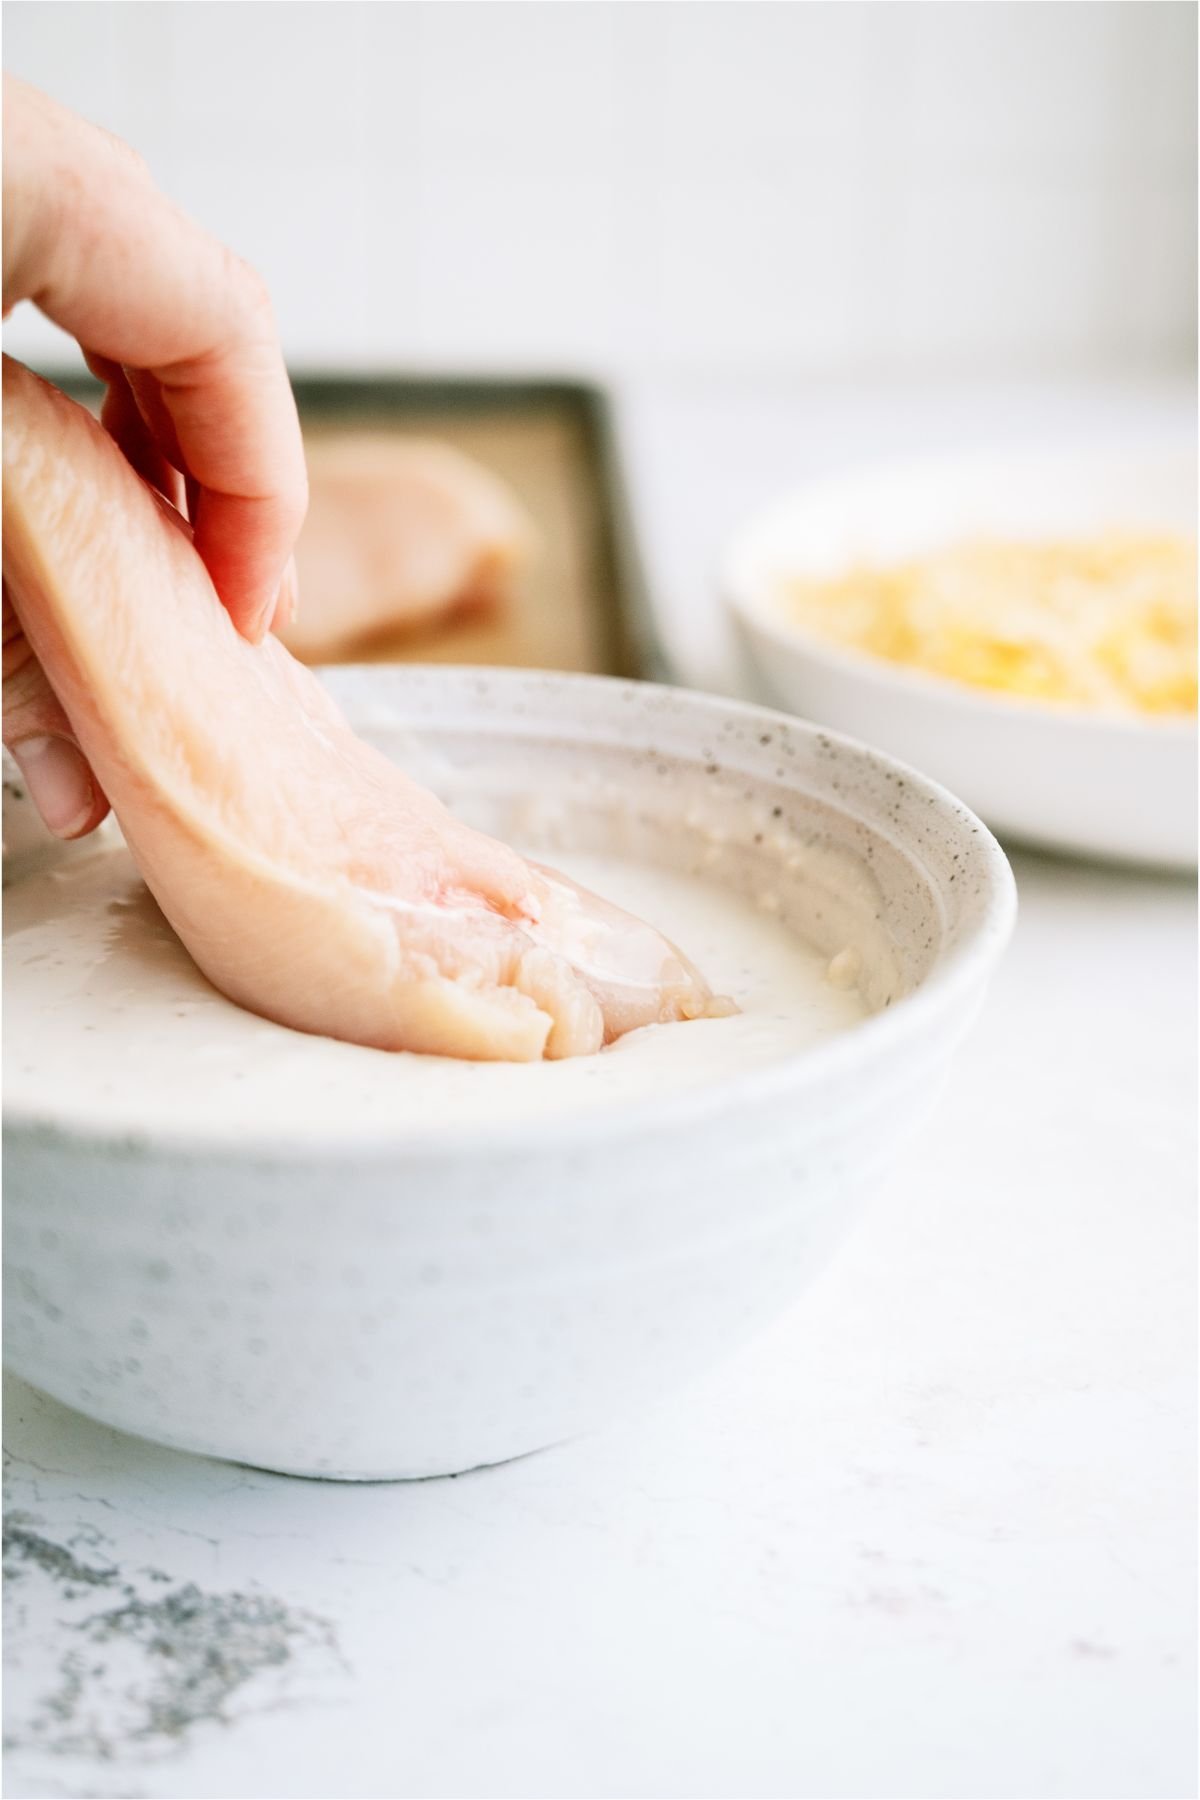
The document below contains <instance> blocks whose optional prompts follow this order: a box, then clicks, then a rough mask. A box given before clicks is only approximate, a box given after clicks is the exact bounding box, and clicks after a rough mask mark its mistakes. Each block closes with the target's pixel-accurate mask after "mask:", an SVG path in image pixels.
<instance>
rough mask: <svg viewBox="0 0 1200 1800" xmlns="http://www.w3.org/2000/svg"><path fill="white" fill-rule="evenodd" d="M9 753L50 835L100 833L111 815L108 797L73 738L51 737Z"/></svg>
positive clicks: (16, 746)
mask: <svg viewBox="0 0 1200 1800" xmlns="http://www.w3.org/2000/svg"><path fill="white" fill-rule="evenodd" d="M8 749H9V754H10V755H11V756H12V759H13V761H14V762H15V763H16V765H17V767H18V769H20V771H21V774H22V775H23V776H24V778H25V785H26V787H27V788H28V789H29V798H30V799H31V800H32V801H33V804H34V806H35V807H36V808H37V810H38V813H39V814H40V815H41V819H42V823H43V824H44V825H45V827H46V829H47V830H48V831H52V832H53V833H54V835H55V837H58V838H63V839H66V840H70V839H72V838H81V837H86V836H87V834H88V833H89V832H90V831H94V830H95V829H96V827H97V825H99V823H100V821H101V820H102V819H103V818H104V817H105V816H106V814H107V813H108V811H109V805H108V797H107V795H106V794H105V793H104V791H103V790H102V788H101V787H100V784H99V782H98V781H97V780H96V777H95V775H94V774H93V773H92V770H91V767H90V765H89V763H88V761H87V758H86V757H85V756H84V754H83V752H82V750H81V749H80V748H79V746H78V744H76V743H75V742H74V740H73V739H72V738H67V737H58V736H54V735H51V734H49V733H47V734H45V735H42V736H36V737H28V738H24V739H22V740H21V742H19V743H15V744H10V745H9V746H8Z"/></svg>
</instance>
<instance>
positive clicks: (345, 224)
mask: <svg viewBox="0 0 1200 1800" xmlns="http://www.w3.org/2000/svg"><path fill="white" fill-rule="evenodd" d="M5 35H6V43H5V62H6V65H7V66H8V67H9V68H10V69H11V70H13V71H14V72H15V73H18V74H21V75H24V76H25V77H26V78H27V79H29V80H31V81H33V82H34V83H36V84H38V85H40V86H43V87H45V88H46V89H47V90H49V91H50V92H52V93H53V94H55V95H56V96H57V97H58V98H59V99H61V100H62V101H64V102H65V103H66V104H68V105H70V106H72V107H74V108H75V109H77V110H78V111H80V112H82V113H84V114H86V115H87V116H89V117H91V118H93V119H96V120H97V121H98V122H100V123H101V124H104V125H106V126H108V127H109V128H110V129H112V130H114V131H116V132H118V133H120V134H121V135H122V136H124V137H127V138H128V139H129V140H130V141H131V142H132V143H133V144H135V145H136V146H137V147H138V149H140V150H141V151H142V153H143V154H144V155H145V156H146V157H147V158H148V160H149V162H150V164H151V166H152V168H153V169H154V171H155V173H156V175H157V176H158V178H159V180H160V181H161V183H162V185H163V186H165V187H166V188H167V189H169V191H170V192H171V193H172V194H173V195H174V196H175V197H176V198H177V199H178V200H179V201H180V203H181V204H183V205H184V206H185V207H186V208H188V209H189V210H191V211H192V212H193V213H194V214H195V215H196V216H197V217H198V218H200V219H201V220H203V221H204V223H205V224H207V225H208V226H209V227H210V228H211V229H212V230H214V231H215V232H217V233H218V234H219V235H220V236H221V237H223V238H225V239H226V240H227V241H228V242H230V243H232V244H233V245H234V246H235V248H236V249H238V250H239V251H240V252H241V253H242V254H243V255H244V256H246V257H247V258H248V259H249V260H250V261H252V262H254V263H255V264H257V265H258V266H259V267H260V268H261V270H262V271H263V273H264V274H265V275H266V277H267V278H268V280H269V282H270V284H271V286H272V289H273V291H274V294H275V299H276V305H277V308H278V312H279V315H280V320H281V325H282V329H283V333H284V339H285V344H286V347H287V350H288V353H289V355H290V357H291V358H292V360H293V362H294V363H296V364H298V365H309V366H312V365H315V364H360V365H368V366H378V365H380V364H390V363H399V364H405V363H407V364H411V363H415V362H426V363H441V364H444V365H456V364H463V363H467V364H474V365H476V366H478V365H481V364H489V363H490V364H514V363H515V364H526V365H529V364H538V365H559V366H563V367H576V368H581V369H588V370H593V371H598V372H601V373H604V372H613V373H616V374H633V375H637V374H640V373H643V372H648V371H650V370H663V369H666V370H670V371H679V370H687V369H692V368H700V369H702V370H704V371H705V372H706V373H712V372H720V371H725V370H728V371H743V372H750V373H753V372H755V371H756V370H757V371H769V372H772V373H776V372H789V373H794V374H803V375H808V374H812V373H816V372H829V373H833V374H836V375H844V374H855V375H860V374H868V375H870V374H875V373H881V372H892V373H897V372H898V373H902V374H910V375H911V374H924V373H927V372H930V371H936V372H960V371H970V372H976V373H979V372H987V373H991V372H1004V373H1008V372H1013V371H1024V372H1036V371H1041V370H1044V369H1048V368H1054V369H1057V370H1059V371H1064V370H1070V371H1073V372H1083V371H1090V370H1093V369H1097V368H1105V369H1122V370H1141V371H1144V370H1147V369H1155V370H1161V369H1162V368H1164V367H1171V366H1179V365H1181V364H1183V365H1186V364H1187V362H1188V361H1189V359H1190V358H1192V357H1193V356H1194V347H1195V321H1194V313H1195V282H1196V187H1195V177H1196V165H1195V153H1196V140H1195V88H1196V12H1195V8H1194V7H1193V6H1191V5H1185V4H1170V3H1160V4H1138V3H1135V4H1111V5H1109V4H1091V3H1083V4H1065V5H1064V4H1044V3H1041V4H1015V5H1011V4H999V5H993V4H958V5H933V4H929V5H906V4H897V5H855V4H844V5H822V4H812V5H803V4H783V5H759V4H752V3H750V0H718V3H715V4H659V3H657V0H643V3H641V4H624V5H617V4H603V3H600V4H595V3H592V4H586V3H585V4H512V3H510V0H498V3H493V4H386V3H384V4H366V5H363V4H357V3H349V0H347V3H345V4H328V3H326V4H300V5H297V4H288V3H280V4H257V3H255V4H248V3H244V4H232V5H230V4H225V5H222V4H173V5H141V4H135V5H124V4H118V5H112V4H84V5H75V4H63V5H54V4H40V3H35V0H22V3H18V4H10V5H8V6H6V8H5ZM51 346H52V339H51V337H50V334H49V332H48V330H47V329H46V328H44V327H42V326H41V325H40V324H39V323H38V322H36V321H32V320H30V321H27V320H26V319H25V318H18V319H17V320H16V321H14V323H13V326H12V328H11V330H10V337H9V348H10V349H11V350H12V351H13V352H14V353H15V354H17V355H26V356H30V357H37V356H39V355H40V356H42V357H43V358H44V357H45V355H46V353H47V350H48V349H49V348H50V347H51Z"/></svg>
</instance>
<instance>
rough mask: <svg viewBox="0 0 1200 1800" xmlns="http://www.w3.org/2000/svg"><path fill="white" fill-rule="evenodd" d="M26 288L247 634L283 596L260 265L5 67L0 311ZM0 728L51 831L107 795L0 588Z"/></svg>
mask: <svg viewBox="0 0 1200 1800" xmlns="http://www.w3.org/2000/svg"><path fill="white" fill-rule="evenodd" d="M21 300H30V301H32V302H33V304H34V305H35V306H37V307H38V308H39V309H40V311H42V312H43V313H45V314H46V316H47V318H49V319H52V320H53V321H54V323H55V324H56V325H59V326H61V327H62V328H63V330H65V331H68V332H70V334H71V335H72V336H73V337H74V338H75V339H76V340H77V341H78V343H79V346H80V348H81V350H82V351H83V354H84V356H85V358H86V359H87V363H88V366H89V367H90V368H91V370H92V372H93V373H94V374H95V375H97V376H98V377H99V379H100V380H102V381H103V382H104V383H105V386H106V388H107V393H106V396H105V400H104V405H103V409H102V412H101V419H102V422H103V423H104V425H105V427H106V428H107V430H108V431H109V432H110V433H111V435H112V436H113V437H114V438H115V439H116V441H117V443H118V444H119V445H120V446H121V449H122V450H123V451H124V453H125V455H126V456H127V458H128V459H129V461H130V462H131V463H132V464H133V466H134V468H135V469H137V471H138V473H139V474H141V475H142V476H143V477H144V478H145V479H146V480H147V481H149V482H151V483H152V484H153V485H154V486H155V487H157V488H158V489H159V490H160V492H161V493H162V494H163V495H164V496H165V497H166V499H167V500H169V501H170V502H171V503H172V505H174V506H176V507H177V508H178V509H179V510H180V512H184V513H186V516H187V517H188V518H189V519H190V521H191V525H192V531H193V534H194V542H195V546H196V549H197V551H198V552H199V554H200V556H201V558H202V559H203V561H204V563H205V565H206V567H207V569H208V572H209V575H210V576H211V578H212V581H213V585H214V586H215V588H216V590H217V593H218V595H219V597H220V599H221V600H222V602H223V603H224V605H225V606H226V608H227V609H228V611H229V613H230V616H231V617H232V619H233V622H234V624H235V625H236V626H237V628H238V630H239V631H240V632H241V633H242V634H243V636H245V637H247V638H249V639H250V640H251V641H252V642H258V641H259V640H260V639H261V638H262V637H263V636H265V634H266V632H267V631H268V630H269V629H270V627H271V625H272V624H273V623H280V624H282V623H285V622H286V621H287V619H288V618H289V617H290V615H291V613H292V611H293V610H294V606H295V567H294V564H293V563H292V560H291V555H292V549H293V547H294V544H295V541H296V537H297V534H298V532H299V530H300V526H301V524H302V522H303V519H304V512H305V507H306V504H307V483H306V479H305V473H304V451H303V446H302V443H301V438H300V427H299V422H298V420H297V417H296V407H295V401H294V400H293V398H292V391H291V388H290V386H289V383H288V378H287V372H286V370H285V368H284V363H283V355H282V352H281V350H280V346H279V339H278V335H277V333H276V328H275V320H274V315H273V313H272V309H271V303H270V299H269V297H268V295H267V291H266V288H265V287H264V285H263V283H262V281H261V279H260V278H259V276H258V275H256V274H255V273H254V271H253V270H252V269H251V268H249V267H248V265H247V264H246V263H244V262H242V261H241V260H240V259H239V258H238V257H237V256H235V255H234V254H233V253H232V252H231V251H230V250H228V249H226V248H225V246H224V245H222V244H220V243H218V242H217V240H216V239H215V238H212V237H210V236H209V235H208V233H207V232H205V231H203V230H201V228H200V227H199V226H198V225H195V224H193V223H192V221H191V220H190V219H188V218H186V217H185V216H184V214H183V213H181V212H180V211H179V210H178V208H177V207H175V206H174V205H173V204H172V203H171V201H170V200H168V199H167V198H166V196H165V195H163V194H161V193H160V192H159V190H158V189H157V188H156V187H155V186H154V183H153V182H152V181H151V179H150V176H149V173H148V172H147V170H146V168H145V165H144V164H143V163H142V161H141V159H140V158H139V157H138V156H137V155H136V154H135V153H134V152H133V151H132V150H130V149H129V148H128V146H127V145H125V144H123V143H122V142H121V141H120V140H119V139H117V138H114V137H112V136H110V134H109V133H108V132H105V131H102V130H100V129H99V128H98V127H97V126H94V125H89V124H87V123H85V122H84V121H83V120H82V119H78V118H76V117H75V116H74V115H73V114H71V113H69V112H67V111H66V110H65V109H64V108H62V107H60V106H58V105H56V104H55V103H54V102H53V101H52V100H49V99H47V98H46V96H45V95H43V94H40V93H38V92H37V91H36V89H34V88H30V87H27V86H26V85H25V83H24V82H20V81H16V80H14V79H13V78H12V77H11V76H5V78H4V313H5V316H6V317H7V315H8V313H9V311H10V310H11V309H12V307H14V306H15V305H17V303H18V302H19V301H21ZM3 639H4V662H3V673H4V742H5V744H6V745H7V747H8V748H9V750H10V751H11V752H12V754H13V756H14V758H15V760H16V762H17V763H18V765H19V767H20V769H21V771H22V774H23V775H24V777H25V780H26V783H27V785H28V787H29V792H30V797H31V799H32V800H33V802H34V805H35V806H36V807H37V809H38V811H39V812H40V813H41V815H42V818H43V819H44V821H45V823H46V824H47V825H48V826H49V827H50V829H51V830H52V831H54V832H56V833H57V834H58V835H59V836H60V837H67V838H72V837H81V836H83V835H84V834H85V833H87V832H89V831H91V830H92V829H93V828H94V827H95V826H96V825H98V824H99V823H100V821H101V819H102V818H103V817H104V815H105V813H106V812H107V811H108V801H107V799H106V798H105V796H104V794H103V792H102V791H101V789H100V785H99V783H98V782H97V781H96V779H95V776H94V774H93V773H92V771H91V769H90V768H89V767H88V764H87V762H86V760H85V759H84V757H83V754H82V752H81V751H80V749H79V746H78V744H77V743H76V742H75V738H74V735H73V733H72V730H71V725H70V722H69V720H68V719H67V716H66V714H65V712H64V711H63V709H62V707H61V705H60V704H59V702H58V700H57V698H56V697H55V695H54V693H53V691H52V689H51V687H50V685H49V683H48V682H47V680H46V678H45V675H44V674H43V672H42V670H41V668H40V667H39V665H38V663H37V661H36V659H35V658H34V656H33V654H32V652H31V650H30V648H29V645H28V644H27V642H26V640H25V637H24V635H23V633H22V631H21V627H20V623H19V620H18V618H17V615H16V612H15V611H14V609H13V607H12V605H11V603H10V600H9V597H8V594H7V592H6V593H5V597H4V627H3Z"/></svg>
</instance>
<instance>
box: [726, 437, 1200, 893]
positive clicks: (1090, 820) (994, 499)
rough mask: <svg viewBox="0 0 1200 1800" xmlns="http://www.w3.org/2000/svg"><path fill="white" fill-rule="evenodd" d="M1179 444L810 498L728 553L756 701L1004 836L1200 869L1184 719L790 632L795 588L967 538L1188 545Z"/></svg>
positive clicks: (729, 585)
mask: <svg viewBox="0 0 1200 1800" xmlns="http://www.w3.org/2000/svg"><path fill="white" fill-rule="evenodd" d="M1195 519H1196V459H1195V451H1194V448H1193V446H1192V445H1191V444H1190V443H1187V442H1173V441H1168V442H1166V443H1163V442H1156V443H1153V444H1149V445H1143V446H1137V445H1130V446H1126V447H1122V448H1102V447H1095V446H1091V447H1086V446H1085V447H1081V448H1070V447H1066V446H1064V447H1061V448H1055V449H1031V450H1027V451H1020V450H997V451H975V452H970V453H964V454H961V455H958V456H955V457H953V458H944V459H938V460H931V461H927V462H916V461H913V462H905V463H899V464H896V465H895V466H886V467H885V466H881V467H878V468H874V469H869V470H863V471H861V472H859V473H853V474H846V475H843V476H840V477H836V478H832V479H829V480H826V481H822V482H819V483H813V484H811V485H809V486H807V487H805V488H803V489H801V490H800V491H798V492H797V493H795V494H793V495H792V496H791V497H789V498H787V499H785V500H783V501H782V502H781V503H778V504H776V505H774V506H772V507H771V508H769V509H768V510H767V511H766V512H764V513H762V514H761V515H759V516H758V517H757V518H756V519H754V520H753V521H752V522H751V523H750V524H749V525H748V526H746V527H745V528H744V529H743V530H742V531H741V532H740V533H739V534H738V535H737V537H736V538H735V540H734V542H733V544H732V545H731V547H730V549H729V551H728V553H727V556H726V559H725V564H724V570H723V586H724V592H725V597H726V599H727V601H728V603H729V605H730V607H731V609H732V612H733V615H734V619H735V621H736V624H737V626H738V628H739V631H740V634H741V637H742V641H743V644H744V646H745V648H746V651H747V652H748V655H749V659H750V663H751V665H752V668H753V671H754V673H755V674H756V676H757V678H758V681H759V683H760V684H761V687H762V692H763V697H764V698H766V699H769V700H771V701H773V702H774V703H776V704H778V705H782V706H786V707H788V708H789V709H790V710H791V711H793V712H795V713H797V714H799V715H800V716H801V717H802V718H806V719H811V720H814V721H815V722H817V723H819V724H824V725H829V726H833V727H834V728H835V729H837V730H839V731H844V732H847V733H849V734H850V735H851V736H853V737H857V738H861V739H862V740H863V741H864V742H866V743H871V744H877V745H878V746H879V747H880V749H882V750H886V751H888V752H889V753H890V754H892V755H894V756H898V757H902V758H903V759H904V760H905V761H906V762H909V763H912V764H913V765H914V767H916V768H918V769H921V770H923V771H924V772H925V773H927V774H928V775H931V776H932V777H933V778H934V779H935V780H937V781H942V782H945V784H946V785H947V786H948V787H950V788H952V789H953V791H954V792H955V793H957V794H960V795H961V796H962V798H963V799H964V800H965V801H966V802H967V804H968V805H969V806H971V807H973V808H974V809H975V810H976V812H978V813H979V814H980V816H981V817H982V818H983V819H985V820H986V822H987V823H988V824H989V825H990V826H991V827H992V828H993V830H995V831H998V832H1000V833H1001V834H1011V836H1013V837H1014V838H1019V839H1022V840H1024V841H1027V842H1029V843H1033V844H1038V845H1041V846H1044V847H1046V848H1050V849H1058V850H1067V851H1071V852H1074V853H1077V854H1083V855H1098V856H1103V857H1112V858H1118V859H1122V860H1129V861H1135V862H1144V863H1150V864H1160V865H1165V866H1168V867H1182V868H1190V867H1194V866H1195V863H1196V752H1197V737H1196V725H1195V722H1194V720H1181V719H1146V720H1141V719H1137V718H1124V717H1108V716H1102V715H1100V714H1096V713H1087V712H1083V711H1077V710H1069V709H1067V708H1062V709H1059V708H1055V707H1052V706H1049V705H1042V704H1039V703H1037V702H1035V701H1030V700H1024V699H1020V698H1010V697H1008V696H1006V695H996V694H992V693H989V692H987V691H986V690H984V689H974V688H971V687H968V686H966V685H965V684H964V685H959V684H958V683H956V682H953V681H950V680H947V679H944V678H942V677H940V676H937V675H926V674H923V673H921V672H920V671H919V670H916V669H911V668H908V667H901V666H899V665H897V664H892V663H888V662H885V661H884V660H883V659H882V658H879V657H875V656H872V655H870V654H869V653H866V652H862V653H859V652H856V651H854V650H852V649H848V648H844V647H842V646H840V645H838V644H834V643H831V642H829V641H828V640H826V639H824V638H822V637H820V636H819V635H818V634H817V633H815V632H813V631H809V630H806V629H805V627H804V626H803V625H802V624H800V623H799V622H796V621H794V620H792V619H790V618H789V617H788V614H787V611H786V602H785V600H784V598H783V594H782V592H781V589H782V584H783V583H784V582H786V580H787V578H788V577H795V576H807V577H817V578H820V577H824V576H836V575H838V574H840V573H842V572H844V571H845V570H847V569H849V568H852V567H853V566H854V565H855V564H856V563H860V562H866V563H875V564H886V563H889V562H896V561H900V560H903V559H906V558H908V557H911V556H914V555H919V554H921V553H923V552H927V551H932V550H935V549H939V548H941V547H942V546H944V545H946V544H950V543H954V542H955V541H959V540H961V539H963V538H965V537H971V536H975V535H986V536H989V537H994V538H1016V539H1036V538H1062V537H1071V536H1081V537H1084V536H1092V535H1096V534H1099V533H1101V532H1104V531H1112V530H1139V529H1148V530H1171V531H1185V532H1189V533H1191V532H1194V530H1195Z"/></svg>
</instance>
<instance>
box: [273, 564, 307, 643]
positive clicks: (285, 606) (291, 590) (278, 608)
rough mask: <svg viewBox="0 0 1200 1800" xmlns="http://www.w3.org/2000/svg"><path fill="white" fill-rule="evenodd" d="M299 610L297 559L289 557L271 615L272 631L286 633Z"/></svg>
mask: <svg viewBox="0 0 1200 1800" xmlns="http://www.w3.org/2000/svg"><path fill="white" fill-rule="evenodd" d="M299 608H300V581H299V577H298V576H297V573H296V559H295V557H294V556H289V557H288V562H287V567H286V569H285V570H284V571H283V580H282V581H281V582H280V584H279V593H278V595H277V596H276V600H275V606H274V609H273V611H272V614H271V630H272V631H285V630H286V629H287V627H288V626H289V625H292V624H294V623H295V620H296V614H297V612H298V611H299Z"/></svg>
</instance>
